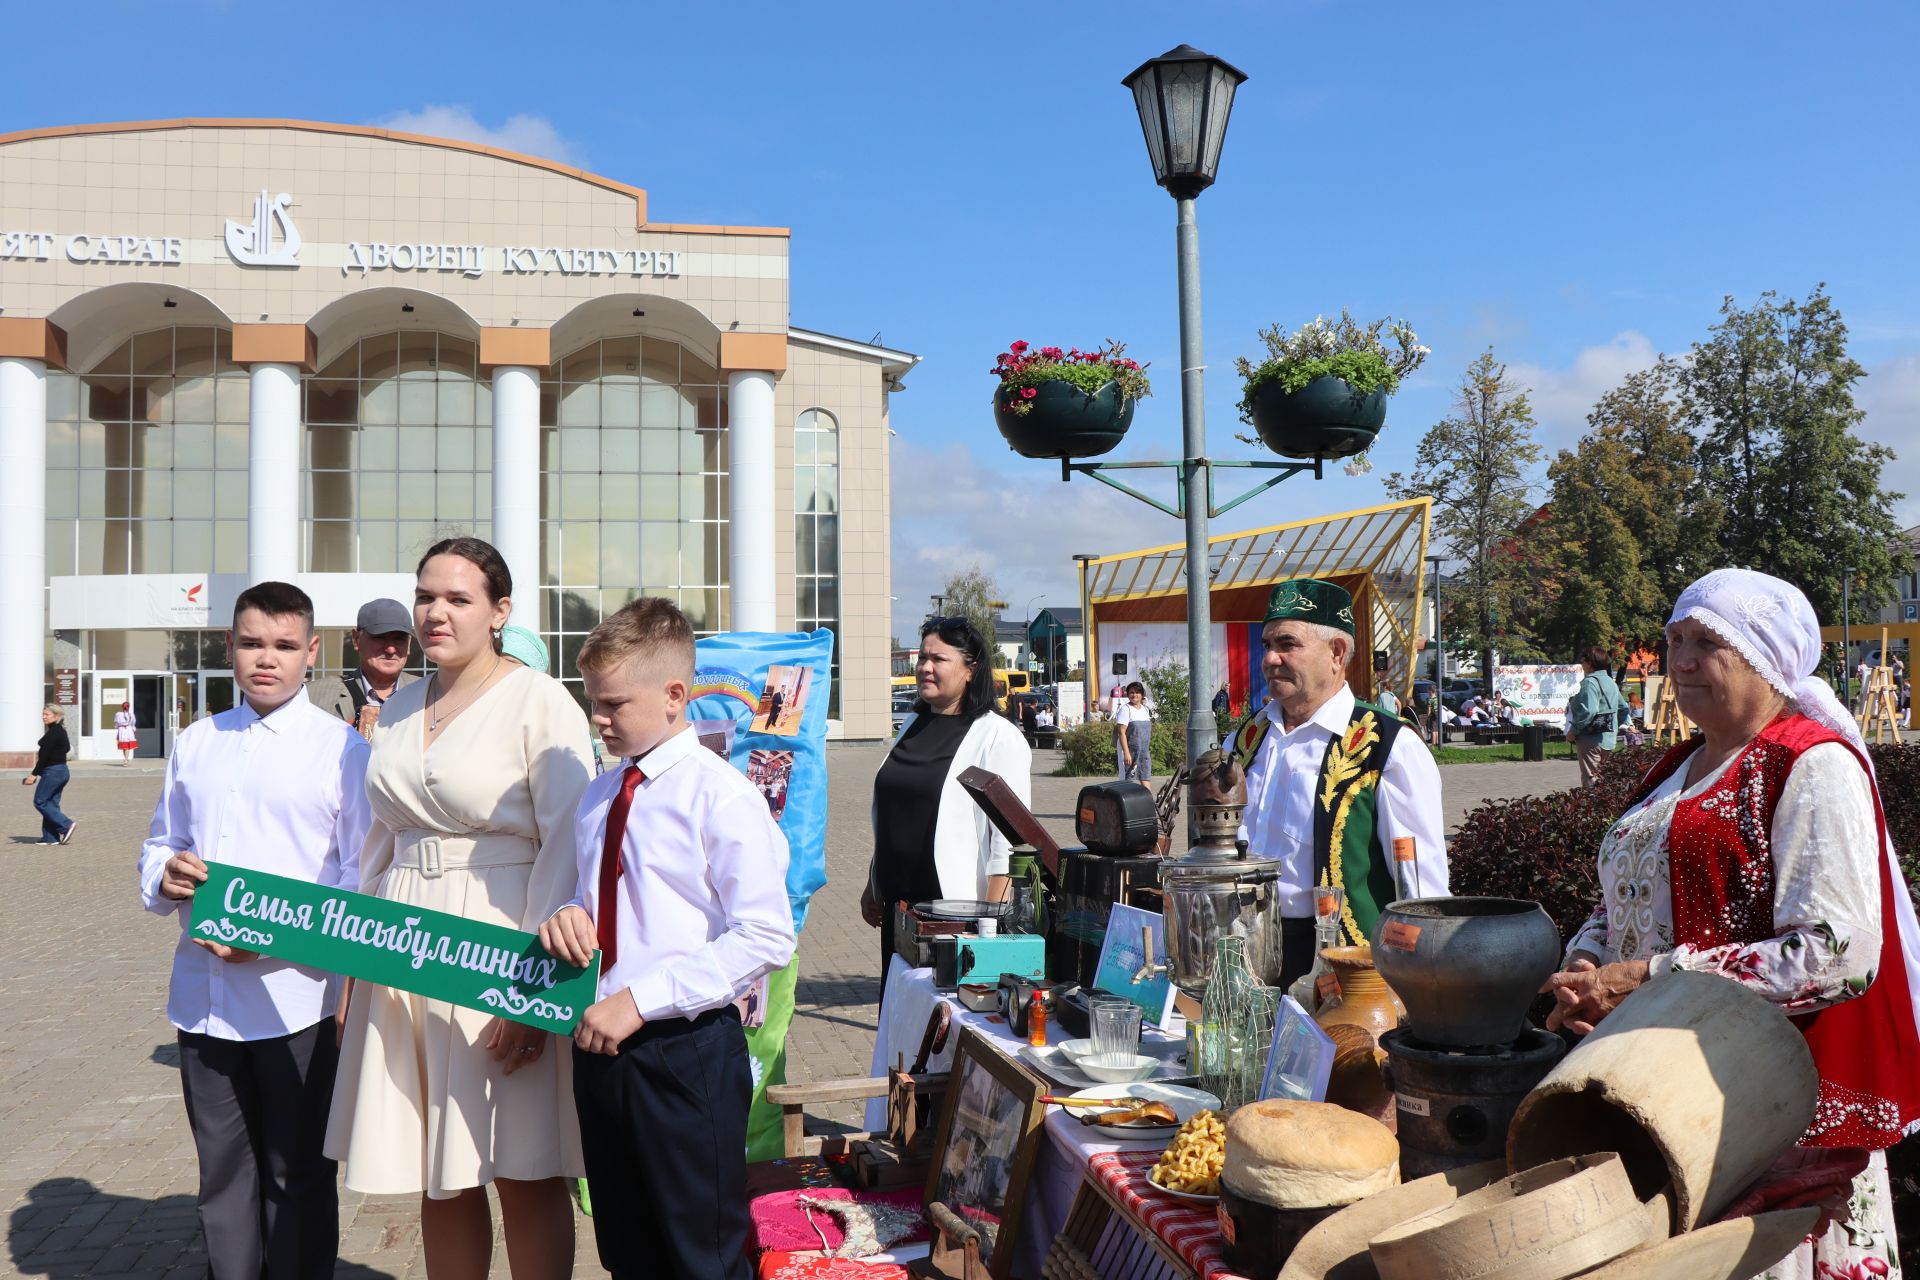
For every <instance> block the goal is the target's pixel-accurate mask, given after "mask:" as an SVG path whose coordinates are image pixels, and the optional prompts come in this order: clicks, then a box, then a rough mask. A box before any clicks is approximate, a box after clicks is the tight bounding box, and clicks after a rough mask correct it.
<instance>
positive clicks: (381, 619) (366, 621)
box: [353, 600, 413, 636]
mask: <svg viewBox="0 0 1920 1280" xmlns="http://www.w3.org/2000/svg"><path fill="white" fill-rule="evenodd" d="M353 625H354V626H356V627H358V628H360V629H361V630H362V631H364V632H366V633H367V634H368V635H370V636H384V635H387V634H389V633H390V632H394V631H404V632H406V633H407V634H408V635H412V634H413V611H412V610H411V609H409V608H407V606H405V605H403V604H401V603H400V602H399V601H398V600H369V601H367V602H366V603H365V604H363V605H361V606H360V616H359V617H357V618H355V619H354V620H353Z"/></svg>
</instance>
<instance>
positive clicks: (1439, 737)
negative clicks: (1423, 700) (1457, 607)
mask: <svg viewBox="0 0 1920 1280" xmlns="http://www.w3.org/2000/svg"><path fill="white" fill-rule="evenodd" d="M1427 563H1428V564H1430V565H1432V566H1433V705H1432V706H1431V707H1429V708H1428V709H1427V714H1428V717H1429V718H1430V719H1431V720H1432V721H1433V723H1432V725H1431V726H1430V730H1431V732H1432V734H1433V745H1434V746H1436V747H1437V746H1439V745H1441V744H1442V743H1443V742H1445V741H1446V737H1445V731H1444V730H1443V729H1442V728H1441V725H1440V708H1441V707H1442V706H1443V705H1445V704H1444V703H1442V701H1441V700H1440V694H1441V692H1442V691H1443V690H1444V689H1445V688H1446V686H1447V646H1446V644H1445V642H1443V641H1442V640H1441V639H1440V557H1439V556H1428V557H1427Z"/></svg>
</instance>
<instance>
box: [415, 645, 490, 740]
mask: <svg viewBox="0 0 1920 1280" xmlns="http://www.w3.org/2000/svg"><path fill="white" fill-rule="evenodd" d="M499 666H500V655H499V654H497V653H496V654H494V655H493V666H491V667H488V668H487V674H485V675H484V676H481V677H480V683H479V684H478V685H477V686H476V687H475V691H474V694H473V697H472V698H468V699H467V700H466V701H465V702H463V703H461V704H460V705H459V706H457V707H455V708H454V709H453V710H451V711H443V712H441V713H440V714H439V715H435V714H434V713H433V710H432V708H431V707H430V708H428V710H427V732H428V733H434V732H437V731H438V730H439V728H440V726H441V725H443V724H445V723H446V722H447V721H448V720H449V719H451V718H452V717H453V716H456V715H458V714H460V713H461V712H462V711H465V710H466V709H467V708H468V707H470V706H472V705H473V703H474V699H475V698H478V697H479V696H480V694H481V692H482V691H484V690H485V689H486V687H487V681H489V680H491V679H493V673H494V671H495V670H496V669H497V668H498V667H499ZM433 678H434V679H435V680H438V679H439V678H440V673H439V672H438V671H436V672H434V673H433ZM435 705H436V706H437V705H439V704H438V701H437V700H436V702H435Z"/></svg>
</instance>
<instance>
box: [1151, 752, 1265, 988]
mask: <svg viewBox="0 0 1920 1280" xmlns="http://www.w3.org/2000/svg"><path fill="white" fill-rule="evenodd" d="M1187 796H1188V807H1187V815H1188V823H1189V826H1188V830H1189V832H1190V833H1191V837H1192V840H1191V847H1190V848H1189V849H1188V850H1187V852H1186V853H1185V854H1184V855H1182V856H1181V857H1178V858H1169V859H1167V860H1166V861H1165V862H1163V863H1162V864H1161V866H1160V889H1161V892H1162V893H1163V894H1164V895H1165V900H1166V917H1167V918H1166V927H1167V964H1168V967H1169V969H1170V970H1171V971H1172V975H1173V983H1174V985H1175V986H1177V987H1179V988H1180V989H1181V990H1182V991H1184V992H1186V993H1187V994H1188V995H1190V996H1192V997H1193V998H1194V999H1196V1000H1198V999H1201V998H1203V997H1204V995H1205V994H1206V989H1207V983H1208V981H1209V980H1210V979H1211V978H1212V976H1213V955H1214V944H1215V943H1217V942H1218V941H1220V939H1222V938H1242V939H1245V941H1246V951H1247V968H1248V969H1249V970H1251V971H1252V973H1253V976H1254V978H1255V979H1256V980H1257V981H1259V982H1260V983H1261V984H1263V985H1265V986H1278V985H1279V984H1280V894H1279V880H1280V861H1279V859H1277V858H1250V857H1248V856H1247V849H1246V846H1245V845H1244V844H1242V843H1241V842H1240V841H1239V838H1238V836H1239V830H1240V815H1241V813H1242V811H1243V810H1245V809H1246V807H1247V780H1246V775H1245V772H1244V771H1243V770H1242V769H1241V768H1240V766H1239V764H1238V763H1237V762H1235V760H1234V759H1233V757H1232V755H1230V754H1229V753H1228V752H1226V751H1223V750H1221V749H1220V748H1219V747H1214V748H1212V749H1211V750H1209V751H1207V752H1206V754H1204V755H1202V756H1201V757H1200V759H1199V760H1198V761H1196V762H1195V763H1194V766H1193V771H1192V774H1191V776H1190V779H1189V781H1188V783H1187Z"/></svg>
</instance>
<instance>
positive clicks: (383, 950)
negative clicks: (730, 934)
mask: <svg viewBox="0 0 1920 1280" xmlns="http://www.w3.org/2000/svg"><path fill="white" fill-rule="evenodd" d="M191 906H192V908H193V925H192V931H193V936H195V937H198V938H206V939H207V940H209V941H211V942H222V943H225V944H226V945H228V946H231V947H241V948H243V949H245V950H248V951H258V952H260V953H261V954H263V955H269V956H273V957H275V958H276V959H280V960H291V961H293V962H294V963H295V964H304V965H307V966H310V967H311V968H315V969H321V970H325V971H326V972H328V973H344V974H346V975H347V976H348V977H350V978H358V979H360V980H361V981H363V982H377V983H379V984H380V985H382V986H386V987H396V988H398V989H399V990H401V991H411V992H413V993H414V994H416V995H423V996H426V997H428V998H429V999H433V1000H445V1001H448V1002H449V1003H451V1004H457V1005H464V1006H465V1007H467V1008H469V1009H479V1010H482V1011H483V1012H487V1013H497V1014H499V1015H500V1016H501V1017H503V1018H511V1019H513V1020H514V1021H515V1022H524V1023H526V1024H527V1025H528V1026H533V1027H539V1028H541V1029H542V1030H546V1031H552V1032H555V1033H557V1034H559V1035H572V1034H573V1028H574V1024H575V1023H577V1022H579V1021H580V1015H581V1014H583V1013H585V1012H586V1010H587V1006H588V1005H590V1004H592V1003H593V1001H594V998H595V995H596V992H597V990H598V987H599V982H600V955H599V953H598V952H595V953H594V957H593V963H592V964H591V965H589V966H588V967H587V968H585V969H579V968H575V967H574V966H573V965H570V964H568V963H566V962H565V961H564V960H560V959H558V958H557V957H555V956H553V955H551V954H549V953H548V951H547V949H546V948H545V947H542V946H541V945H540V939H539V938H538V937H537V936H535V935H534V934H531V933H522V932H521V931H520V930H518V929H508V928H506V927H504V926H502V925H497V924H483V923H482V922H480V921H478V920H469V919H467V918H466V917H465V916H456V915H449V914H448V913H447V912H444V911H429V910H428V909H426V908H425V907H416V906H411V905H409V904H407V903H404V902H389V901H387V900H386V899H385V898H375V897H370V896H369V895H367V894H364V893H349V892H348V891H347V890H345V889H330V888H327V887H326V886H324V885H317V884H314V883H312V882H311V881H307V880H291V879H288V878H287V877H286V876H276V875H270V874H268V873H267V872H265V871H253V870H250V869H248V868H246V867H236V866H231V865H228V864H224V863H212V864H209V865H208V867H207V882H206V883H205V884H203V885H201V886H200V887H199V888H198V889H197V890H195V891H194V895H193V902H192V904H191Z"/></svg>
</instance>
